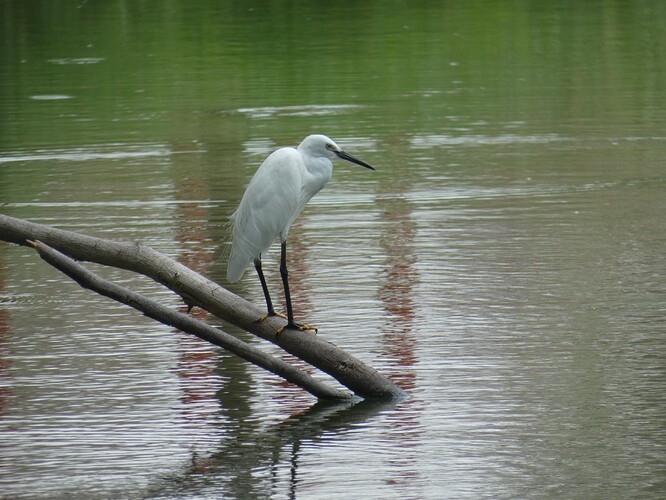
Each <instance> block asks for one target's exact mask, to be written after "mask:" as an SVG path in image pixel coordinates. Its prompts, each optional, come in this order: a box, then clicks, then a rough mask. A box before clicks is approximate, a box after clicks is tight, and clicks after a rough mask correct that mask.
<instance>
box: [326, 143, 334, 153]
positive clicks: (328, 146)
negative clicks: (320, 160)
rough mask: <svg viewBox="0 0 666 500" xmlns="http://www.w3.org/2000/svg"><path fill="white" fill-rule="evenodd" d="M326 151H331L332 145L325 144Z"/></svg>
mask: <svg viewBox="0 0 666 500" xmlns="http://www.w3.org/2000/svg"><path fill="white" fill-rule="evenodd" d="M326 149H328V150H329V151H333V144H331V143H330V142H329V143H328V144H326Z"/></svg>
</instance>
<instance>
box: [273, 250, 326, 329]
mask: <svg viewBox="0 0 666 500" xmlns="http://www.w3.org/2000/svg"><path fill="white" fill-rule="evenodd" d="M281 250H282V251H281V255H280V275H281V276H282V284H283V285H284V298H285V301H286V302H287V325H286V326H283V327H282V328H280V329H279V330H278V332H277V335H279V334H280V333H282V331H284V329H285V328H291V329H294V330H311V331H314V332H315V333H317V328H316V327H314V326H310V325H301V324H300V323H296V322H295V321H294V309H293V308H292V306H291V293H290V292H289V271H287V243H286V242H285V241H283V242H282V247H281Z"/></svg>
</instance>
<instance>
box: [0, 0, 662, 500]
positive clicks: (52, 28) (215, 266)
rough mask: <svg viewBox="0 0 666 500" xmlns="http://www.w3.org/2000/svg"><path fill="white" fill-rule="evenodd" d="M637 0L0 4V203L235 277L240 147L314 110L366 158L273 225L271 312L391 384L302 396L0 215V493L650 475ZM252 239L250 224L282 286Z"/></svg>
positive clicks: (395, 485)
mask: <svg viewBox="0 0 666 500" xmlns="http://www.w3.org/2000/svg"><path fill="white" fill-rule="evenodd" d="M664 19H666V3H664V2H659V1H656V0H653V1H649V0H645V1H635V2H622V1H620V0H596V1H590V2H560V3H552V4H545V3H543V4H542V3H537V2H529V1H526V0H515V1H509V2H501V1H497V0H491V1H485V2H481V1H471V2H455V3H453V2H447V3H444V2H427V1H423V2H409V3H407V2H379V1H368V2H353V3H352V2H338V3H328V4H322V3H319V2H304V1H295V2H282V1H280V2H255V3H247V2H230V1H212V0H205V1H200V2H195V3H191V2H185V1H182V0H168V1H164V2H126V1H123V0H110V1H107V2H92V1H86V0H77V1H69V0H51V1H46V0H34V1H30V2H24V1H19V0H6V1H3V2H2V3H0V24H1V26H2V29H1V30H0V44H1V50H0V71H1V72H2V78H1V79H0V212H1V213H4V214H7V215H11V216H13V217H19V218H24V219H26V220H30V221H32V222H37V223H41V224H47V225H52V226H54V227H58V228H62V229H67V230H72V231H77V232H81V233H84V234H87V235H91V236H99V237H104V238H110V239H114V240H122V241H142V242H144V243H147V244H149V245H151V246H152V247H154V248H155V249H157V250H159V251H161V252H164V253H166V254H167V255H169V256H171V257H173V258H175V259H177V260H178V261H180V262H182V263H183V264H185V265H187V266H189V267H191V268H193V269H195V270H197V271H198V272H201V273H203V274H204V275H206V276H208V277H210V278H211V279H214V280H215V281H217V282H218V283H220V284H221V285H222V286H225V287H228V288H229V289H230V290H232V291H233V292H235V293H237V294H239V295H241V296H242V297H244V298H247V299H248V300H251V301H253V302H255V303H257V304H259V305H263V295H262V291H261V287H260V285H259V282H258V280H257V278H256V275H255V274H254V272H247V273H246V275H245V276H244V278H243V279H242V280H241V281H240V282H239V283H236V284H234V285H230V284H228V283H227V282H226V279H225V275H226V259H227V256H228V248H229V239H230V234H229V216H230V214H231V213H232V212H233V210H234V208H235V207H236V206H237V204H238V202H239V201H240V198H241V196H242V193H243V188H244V186H245V185H246V184H247V183H248V182H249V180H250V178H251V177H252V174H253V173H254V171H255V170H256V168H257V167H258V166H259V164H260V163H261V162H262V161H263V159H264V158H265V157H266V156H267V155H268V154H270V152H272V151H273V150H274V149H276V148H278V147H281V146H286V145H294V146H295V145H297V144H298V143H299V142H300V141H301V139H302V138H304V137H305V136H306V135H308V134H311V133H323V134H326V135H328V136H330V137H332V138H333V139H334V140H335V141H336V142H337V143H338V144H340V145H341V146H342V147H343V148H344V149H345V150H347V151H348V152H350V153H352V154H354V155H356V156H357V157H359V158H361V159H363V160H364V161H366V162H368V163H370V164H372V165H374V166H375V167H376V169H377V170H376V171H375V172H372V171H369V170H366V169H363V168H360V167H357V166H355V165H352V164H350V163H345V162H338V163H336V165H335V167H334V175H333V179H332V180H331V182H330V183H329V184H328V185H327V186H326V188H325V189H324V190H323V191H322V192H321V193H319V194H318V195H317V196H315V197H314V198H313V199H312V201H311V202H310V204H309V205H308V206H307V207H306V209H305V211H304V213H303V214H302V215H301V217H300V218H299V219H298V221H297V222H296V224H295V226H294V227H293V228H292V230H291V232H290V234H289V248H290V253H289V269H290V282H291V286H292V299H293V302H294V308H295V313H296V317H297V320H298V319H300V320H301V321H306V322H308V323H313V324H316V325H317V326H318V328H319V333H318V335H320V336H322V337H323V338H324V339H326V340H328V341H330V342H333V343H335V344H336V345H338V346H339V347H341V348H343V349H345V350H347V351H349V352H350V353H352V354H353V355H355V356H357V357H359V358H360V359H362V360H363V361H365V362H366V363H368V364H370V365H371V366H373V367H375V368H376V369H378V370H379V371H380V372H382V373H384V374H386V375H387V376H388V377H390V378H391V379H392V380H394V381H395V382H396V383H397V384H398V385H400V387H402V388H403V389H404V390H405V391H406V392H407V393H408V396H409V397H408V398H407V399H406V400H405V401H401V402H392V403H379V402H373V401H361V400H356V399H355V400H353V401H349V402H345V403H342V404H340V403H338V404H327V403H318V402H317V401H316V400H314V399H313V398H312V397H311V396H310V395H309V394H307V393H305V392H303V391H302V390H300V389H298V388H296V387H294V386H291V385H289V384H286V383H284V382H283V381H282V380H281V379H278V378H276V377H274V376H273V375H271V374H268V373H265V372H263V371H262V370H260V369H258V368H256V367H254V366H252V365H249V364H248V363H246V362H244V361H242V360H240V359H238V358H236V357H234V356H233V355H231V354H228V353H226V352H224V351H222V350H220V349H218V348H216V347H214V346H211V345H208V344H206V343H204V342H202V341H199V340H197V339H194V338H191V337H189V336H187V335H185V334H183V333H181V332H178V331H177V330H174V329H173V328H169V327H167V326H164V325H161V324H157V323H155V322H153V321H152V320H150V319H148V318H146V317H144V316H142V315H140V314H139V313H137V312H136V311H134V310H131V309H128V308H127V307H124V306H122V305H120V304H116V303H115V302H112V301H110V300H108V299H106V298H103V297H101V296H98V295H96V294H94V293H92V292H89V291H86V290H83V289H82V288H80V287H79V286H78V285H77V284H75V283H74V282H72V281H71V280H69V279H68V278H66V277H65V276H64V275H62V274H60V273H59V272H57V271H56V270H54V269H52V268H50V267H49V266H48V265H47V264H46V263H44V262H42V261H41V260H40V259H39V258H38V256H37V255H36V254H35V252H34V251H31V250H29V249H27V248H23V247H18V246H15V245H9V244H6V243H0V436H1V441H0V442H1V443H2V446H0V491H2V493H1V494H0V496H1V497H2V498H8V499H9V498H11V499H46V498H72V499H97V498H99V499H101V498H123V499H124V498H127V499H144V498H146V499H147V498H151V499H164V500H167V499H168V500H175V499H183V498H197V499H199V498H271V499H285V498H304V499H305V498H307V499H320V498H321V499H324V498H343V497H344V496H346V495H356V496H361V497H362V498H384V499H390V498H396V499H398V498H399V499H441V498H451V499H460V498H469V499H478V498H563V499H565V498H566V499H569V498H604V499H608V498H618V499H626V498H641V499H646V498H663V497H664V496H665V495H666V426H665V425H664V422H666V391H665V388H666V342H665V340H666V338H665V336H666V217H665V215H666V169H665V168H664V165H665V161H664V159H665V158H666V112H665V109H666V108H665V107H664V89H665V88H666V60H665V56H664V54H666V30H664ZM0 237H1V235H0ZM0 239H1V238H0ZM86 266H87V267H89V268H90V269H93V270H95V271H96V272H98V273H99V274H100V275H103V276H104V277H106V278H108V279H111V280H113V281H115V282H117V283H120V284H122V285H123V286H126V287H128V288H130V289H132V290H134V291H138V292H141V293H144V294H145V295H147V296H149V297H151V298H153V299H156V300H159V301H160V302H162V303H164V304H167V305H170V306H172V307H174V308H178V309H183V308H184V307H183V304H182V301H181V300H180V299H179V297H177V296H175V295H174V294H173V293H172V292H170V291H169V290H166V289H164V288H162V287H161V286H160V285H158V284H156V283H154V282H152V281H150V280H148V279H147V278H145V277H141V276H136V275H134V274H132V273H128V272H125V271H120V270H117V269H108V268H103V267H101V266H96V265H91V264H87V265H86ZM278 266H279V250H278V247H277V246H275V247H274V248H273V250H272V251H271V252H269V254H268V255H266V256H265V258H264V271H265V272H266V275H267V279H268V283H269V287H270V288H271V290H272V291H273V294H274V300H275V302H276V303H277V305H278V309H282V308H283V307H284V300H283V296H282V295H281V294H280V291H281V287H280V275H279V272H278ZM192 314H194V315H196V316H197V317H199V318H201V319H205V320H207V321H209V322H210V323H211V324H214V325H218V326H220V327H221V328H222V329H224V330H225V331H227V332H229V333H233V334H236V335H238V336H240V337H241V338H243V339H245V340H247V341H250V342H253V343H254V344H255V345H257V346H261V347H262V348H264V349H265V350H266V351H267V352H271V353H274V354H278V355H279V351H278V350H277V348H276V347H275V346H273V345H269V344H267V343H265V342H261V341H259V340H258V339H254V338H252V337H251V336H250V335H249V334H246V333H244V332H241V331H239V330H238V329H236V328H234V327H233V326H230V325H226V324H223V323H221V322H220V321H219V320H216V319H215V318H214V317H210V316H208V315H207V314H206V313H205V312H203V311H201V310H198V309H196V308H195V309H194V310H193V311H192Z"/></svg>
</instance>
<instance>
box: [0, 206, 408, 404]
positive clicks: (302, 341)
mask: <svg viewBox="0 0 666 500" xmlns="http://www.w3.org/2000/svg"><path fill="white" fill-rule="evenodd" d="M0 240H4V241H7V242H11V243H17V244H20V245H29V243H28V242H29V241H41V242H43V243H44V244H46V245H48V246H49V247H52V248H54V249H56V250H58V251H59V252H61V253H63V254H65V255H67V256H69V257H71V258H73V259H76V260H80V261H89V262H96V263H99V264H104V265H107V266H113V267H117V268H121V269H127V270H130V271H134V272H137V273H140V274H144V275H146V276H148V277H150V278H152V279H154V280H155V281H158V282H159V283H162V284H163V285H165V286H167V287H168V288H170V289H171V290H173V291H174V292H176V293H177V294H178V295H180V296H181V297H182V298H183V300H184V301H185V302H186V303H187V304H188V305H190V306H199V307H201V308H203V309H205V310H207V311H209V312H210V313H211V314H213V315H215V316H217V317H219V318H221V319H222V320H224V321H227V322H229V323H231V324H233V325H236V326H237V327H239V328H242V329H244V330H246V331H248V332H250V333H252V334H254V335H257V336H259V337H261V338H263V339H265V340H268V341H270V342H273V343H275V344H277V345H279V346H280V347H282V348H283V349H284V350H285V351H287V352H289V353H290V354H293V355H294V356H296V357H298V358H300V359H302V360H304V361H305V362H307V363H309V364H311V365H312V366H315V367H317V368H319V369H320V370H322V371H323V372H325V373H328V374H329V375H331V376H332V377H333V378H335V379H336V380H338V382H340V383H341V384H342V385H344V386H346V387H348V388H349V389H351V390H352V391H353V392H354V393H355V394H357V395H359V396H361V397H364V398H388V399H391V398H399V397H402V396H404V392H403V391H402V390H401V389H400V388H399V387H397V386H396V385H395V384H393V382H391V381H390V380H389V379H387V378H386V377H384V376H383V375H381V374H380V373H379V372H377V371H376V370H375V369H373V368H371V367H370V366H368V365H366V364H365V363H363V362H362V361H360V360H359V359H357V358H356V357H354V356H352V355H350V354H348V353H347V352H345V351H343V350H342V349H340V348H338V347H336V346H335V345H333V344H331V343H330V342H327V341H325V340H323V339H322V338H321V337H320V336H317V335H313V334H312V333H309V332H300V331H294V330H286V331H285V332H284V333H282V334H281V335H279V336H276V332H277V330H278V329H279V328H280V327H281V326H284V325H285V324H286V322H285V321H284V320H283V319H281V318H278V317H271V318H268V319H267V320H266V321H263V322H261V323H256V321H255V320H256V319H257V318H258V317H259V316H261V314H262V312H263V311H262V310H261V309H260V308H258V307H256V306H255V305H253V304H252V303H250V302H248V301H246V300H244V299H242V298H240V297H238V296H237V295H234V294H233V293H231V292H229V291H228V290H226V289H225V288H222V287H221V286H219V285H217V284H216V283H214V282H213V281H211V280H209V279H207V278H205V277H203V276H201V275H200V274H197V273H195V272H194V271H192V270H190V269H189V268H187V267H186V266H184V265H182V264H180V263H178V262H176V261H174V260H173V259H171V258H169V257H167V256H166V255H164V254H161V253H160V252H157V251H156V250H154V249H152V248H150V247H148V246H146V245H143V244H140V243H123V242H116V241H111V240H106V239H101V238H94V237H91V236H85V235H81V234H78V233H73V232H70V231H64V230H61V229H55V228H52V227H49V226H44V225H41V224H34V223H31V222H27V221H24V220H21V219H16V218H13V217H9V216H6V215H2V214H0Z"/></svg>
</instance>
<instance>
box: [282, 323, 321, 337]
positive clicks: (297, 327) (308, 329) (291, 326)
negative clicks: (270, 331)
mask: <svg viewBox="0 0 666 500" xmlns="http://www.w3.org/2000/svg"><path fill="white" fill-rule="evenodd" d="M285 330H299V331H301V332H312V333H314V334H316V333H317V332H318V331H319V330H318V329H317V327H316V326H312V325H302V324H301V323H292V324H287V325H284V326H283V327H281V328H278V331H277V332H275V336H276V337H277V336H278V335H280V334H281V333H282V332H284V331H285Z"/></svg>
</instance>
